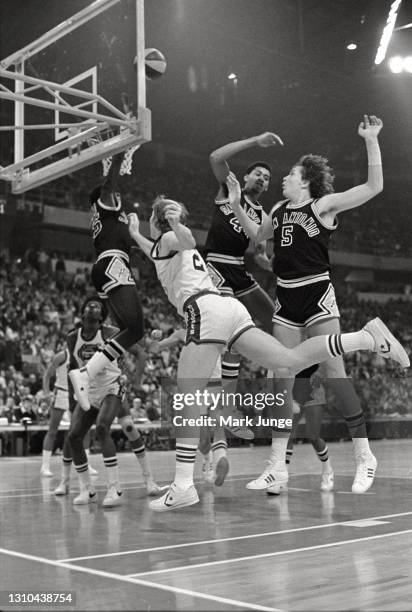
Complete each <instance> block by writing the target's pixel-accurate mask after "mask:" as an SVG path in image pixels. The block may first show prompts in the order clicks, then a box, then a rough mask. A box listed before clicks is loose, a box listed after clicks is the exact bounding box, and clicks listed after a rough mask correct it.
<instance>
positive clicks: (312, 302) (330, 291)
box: [272, 274, 340, 329]
mask: <svg viewBox="0 0 412 612" xmlns="http://www.w3.org/2000/svg"><path fill="white" fill-rule="evenodd" d="M315 278H316V277H315ZM339 316H340V315H339V309H338V306H337V304H336V297H335V290H334V288H333V285H332V283H331V282H330V279H329V275H328V274H322V275H320V274H319V275H318V280H314V278H313V277H305V278H300V279H295V280H290V281H289V280H288V281H286V280H282V279H279V278H278V285H277V290H276V302H275V313H274V315H273V319H272V320H273V323H278V324H279V325H283V326H284V327H289V328H291V329H301V328H304V327H309V326H310V325H313V324H314V323H318V322H319V321H327V320H328V319H334V318H337V317H339Z"/></svg>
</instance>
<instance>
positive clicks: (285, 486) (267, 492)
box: [266, 484, 288, 496]
mask: <svg viewBox="0 0 412 612" xmlns="http://www.w3.org/2000/svg"><path fill="white" fill-rule="evenodd" d="M271 488H272V487H270V488H269V489H266V495H276V496H278V495H280V494H281V493H284V492H285V491H287V490H288V485H287V484H285V485H279V488H278V490H277V491H271V490H270V489H271Z"/></svg>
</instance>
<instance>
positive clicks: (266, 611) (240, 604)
mask: <svg viewBox="0 0 412 612" xmlns="http://www.w3.org/2000/svg"><path fill="white" fill-rule="evenodd" d="M0 554H3V555H8V556H11V557H17V558H20V559H24V560H25V561H35V562H37V563H43V564H46V565H52V566H53V567H56V568H60V569H61V568H64V569H67V570H69V571H75V572H81V573H86V574H91V575H93V576H97V577H99V578H106V579H110V580H118V581H120V582H127V583H129V584H136V585H140V586H145V587H148V588H151V589H159V590H161V591H169V592H172V593H179V594H181V595H187V596H188V597H197V598H199V599H207V600H209V601H215V602H218V603H223V604H227V605H229V606H234V607H237V608H243V609H246V610H260V611H261V612H283V610H281V609H280V608H273V607H271V608H269V607H267V606H261V605H259V604H251V603H248V602H244V601H238V600H236V599H229V598H225V597H220V596H219V595H209V594H207V593H202V592H200V591H199V592H198V591H191V590H190V589H182V588H180V587H174V586H171V585H167V584H161V583H156V582H152V581H150V580H141V579H140V578H137V577H132V576H126V575H122V574H114V573H113V572H105V571H103V570H98V569H93V568H89V567H83V566H81V565H72V564H71V563H59V562H58V561H54V560H53V559H47V558H46V557H38V556H36V555H30V554H28V553H21V552H18V551H14V550H9V549H7V548H0Z"/></svg>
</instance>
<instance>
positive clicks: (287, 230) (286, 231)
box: [280, 225, 293, 246]
mask: <svg viewBox="0 0 412 612" xmlns="http://www.w3.org/2000/svg"><path fill="white" fill-rule="evenodd" d="M292 242H293V225H283V226H282V240H281V242H280V246H290V245H291V244H292Z"/></svg>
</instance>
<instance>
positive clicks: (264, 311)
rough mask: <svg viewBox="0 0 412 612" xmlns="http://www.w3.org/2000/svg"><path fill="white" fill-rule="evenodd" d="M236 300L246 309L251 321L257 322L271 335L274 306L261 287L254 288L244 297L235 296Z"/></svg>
mask: <svg viewBox="0 0 412 612" xmlns="http://www.w3.org/2000/svg"><path fill="white" fill-rule="evenodd" d="M236 297H237V299H238V300H239V301H240V302H242V304H243V305H244V306H245V307H246V309H247V310H248V312H249V313H250V315H251V316H252V319H253V320H254V321H255V322H256V321H259V322H260V324H261V325H262V326H263V328H264V330H265V331H266V332H267V333H268V334H270V333H272V317H273V313H274V310H275V305H274V303H273V301H272V300H271V298H270V297H269V296H268V294H267V293H266V291H264V290H263V289H262V287H259V286H258V287H256V289H253V291H250V292H249V293H246V294H245V295H236Z"/></svg>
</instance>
